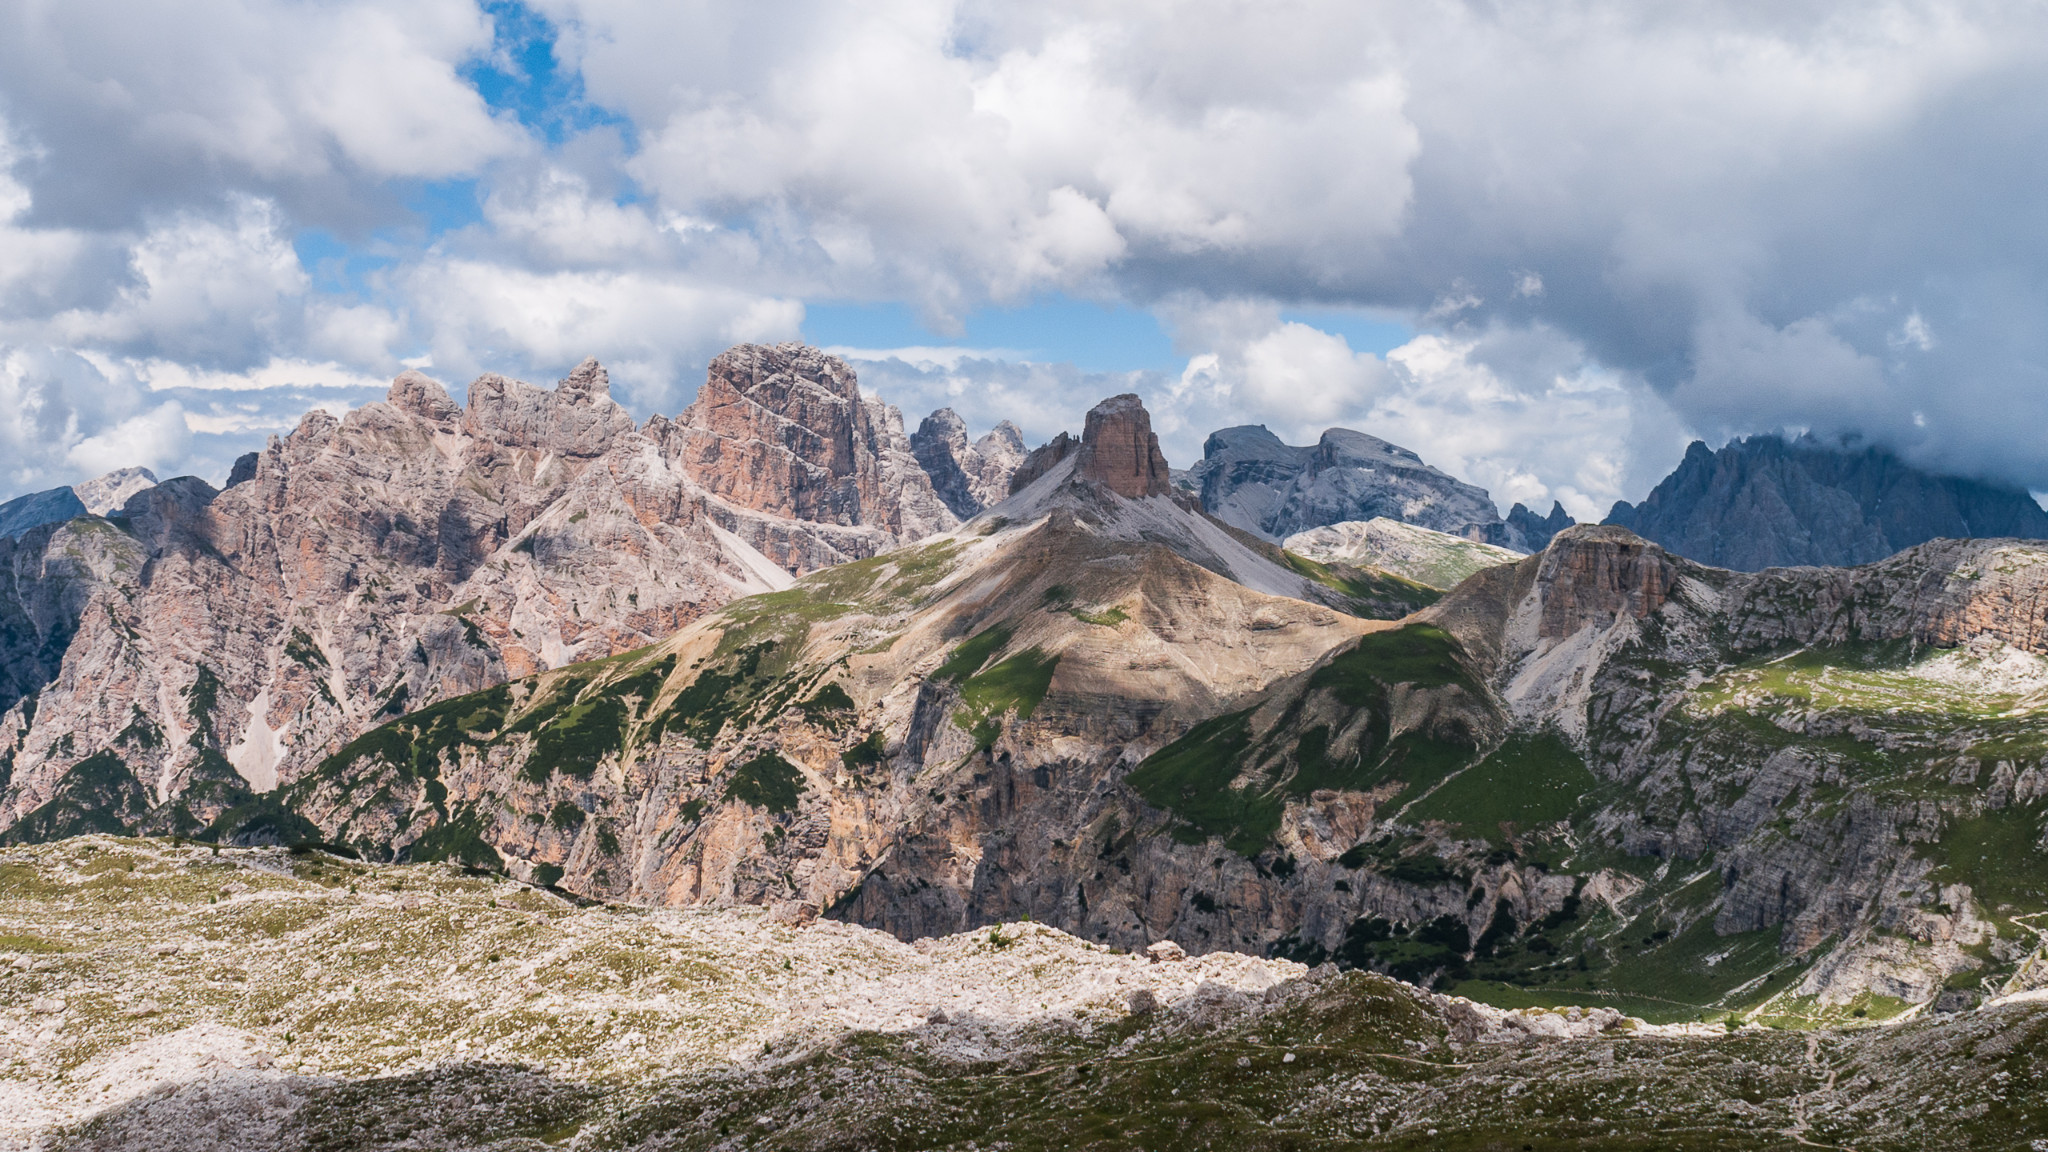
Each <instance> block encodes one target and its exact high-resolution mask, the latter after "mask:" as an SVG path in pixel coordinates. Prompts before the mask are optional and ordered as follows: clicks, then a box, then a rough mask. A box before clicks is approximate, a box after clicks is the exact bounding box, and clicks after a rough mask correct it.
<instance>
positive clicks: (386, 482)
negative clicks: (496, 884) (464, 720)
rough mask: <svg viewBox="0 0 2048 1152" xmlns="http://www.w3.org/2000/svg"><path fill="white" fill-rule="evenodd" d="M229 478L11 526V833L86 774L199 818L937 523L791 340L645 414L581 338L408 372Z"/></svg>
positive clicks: (5, 788)
mask: <svg viewBox="0 0 2048 1152" xmlns="http://www.w3.org/2000/svg"><path fill="white" fill-rule="evenodd" d="M821 381H823V382H825V383H821ZM826 384H829V385H830V386H829V387H827V386H825V385H826ZM727 465H729V466H730V467H726V466H727ZM700 476H701V477H702V478H703V481H704V482H703V483H701V484H700V483H699V481H698V479H696V478H695V477H700ZM234 479H235V482H234V483H233V484H231V486H230V487H228V488H227V489H225V490H222V491H215V490H214V489H213V488H211V487H210V486H208V485H206V484H204V483H203V482H201V481H198V480H195V479H191V478H182V479H177V480H172V481H168V482H166V483H164V484H162V485H158V486H156V487H150V488H146V489H144V490H142V491H140V492H138V493H136V494H134V495H132V496H130V497H129V499H128V500H127V501H126V504H125V507H124V508H123V509H122V510H121V511H120V512H119V513H118V514H115V515H112V516H109V517H92V516H85V517H80V518H75V519H71V520H70V521H69V522H67V523H63V524H51V525H44V526H43V527H40V528H37V529H33V530H31V531H29V532H28V533H26V534H25V535H23V537H22V538H21V539H19V540H0V655H5V657H6V661H5V671H4V672H0V835H7V836H12V837H14V838H23V837H32V836H43V835H49V834H63V833H64V830H66V829H70V830H81V829H87V828H97V827H102V826H105V825H104V822H103V821H101V820H100V818H99V817H97V816H95V815H94V814H93V812H92V807H93V805H92V803H91V802H90V797H89V796H84V795H83V794H74V790H72V788H71V785H70V784H69V783H67V781H68V780H71V779H72V778H73V777H74V775H75V774H76V773H78V772H79V770H80V767H81V766H84V775H83V776H81V777H79V778H80V779H83V778H87V777H91V778H98V777H105V778H106V780H107V781H109V782H108V783H107V784H106V786H105V788H102V789H101V791H102V792H105V794H107V795H110V796H119V797H123V798H124V799H122V800H121V805H122V807H123V811H126V810H127V809H129V808H133V807H135V806H137V805H140V807H141V808H142V809H146V810H147V811H149V812H150V813H151V815H150V816H149V818H148V820H146V821H145V822H144V823H145V824H146V825H147V826H149V827H161V828H162V829H163V830H166V831H177V832H182V833H186V834H193V833H196V832H200V831H202V830H204V829H205V828H206V827H207V826H208V824H209V823H210V822H212V821H213V820H215V819H217V818H218V817H220V816H221V815H222V814H223V813H224V812H226V811H227V810H229V809H231V808H234V807H236V806H238V805H249V804H253V803H255V801H254V799H253V797H254V795H255V794H257V793H261V792H264V791H266V790H268V789H271V788H273V787H275V786H276V785H278V784H279V783H282V782H288V781H290V780H292V779H294V778H295V777H296V776H297V775H298V774H299V773H300V772H302V771H303V770H304V769H306V768H307V767H309V766H311V765H313V764H315V763H317V762H319V761H320V760H321V759H322V758H323V757H325V756H327V755H328V754H330V753H331V752H333V751H334V750H335V749H336V748H338V747H340V745H341V744H343V743H345V742H346V741H348V740H349V739H352V738H353V737H354V736H355V735H357V734H358V733H360V732H361V731H363V730H365V729H367V728H371V727H374V726H376V725H377V724H380V723H383V722H385V721H387V720H389V719H390V718H391V717H393V716H397V715H400V714H403V713H405V712H407V711H408V710H411V709H416V708H419V707H421V706H423V705H427V704H431V703H432V702H434V701H436V700H440V699H443V698H445V697H448V696H451V695H458V694H461V693H465V692H472V691H476V690H478V689H482V688H488V687H490V686H491V685H493V684H497V683H500V682H502V681H504V680H506V679H508V678H516V677H520V676H525V675H530V674H532V673H534V672H538V671H541V670H544V669H548V668H555V667H559V666H561V665H563V664H568V663H573V662H575V661H578V660H587V659H592V658H602V657H607V656H611V655H613V654H615V653H619V652H623V651H627V650H630V649H634V648H638V647H642V646H644V645H646V644H649V643H652V642H654V641H656V640H659V639H661V638H663V637H665V636H667V635H669V634H671V633H673V632H674V631H675V630H676V629H677V628H679V627H681V626H683V625H684V624H686V623H688V622H689V621H691V620H693V619H696V618H698V617H700V616H702V615H703V614H704V613H705V612H707V611H710V610H712V609H714V608H717V607H718V606H720V605H722V604H725V603H727V602H728V601H730V600H731V599H733V598H734V597H735V596H739V595H744V594H747V593H750V592H760V591H767V590H771V589H774V588H779V587H783V586H785V585H787V583H788V582H789V580H790V579H791V573H792V571H804V570H808V569H809V568H812V567H815V566H818V565H821V564H828V563H835V562H838V561H841V560H844V559H846V558H847V557H849V556H864V555H868V554H871V553H873V552H876V551H881V550H885V549H888V548H891V547H895V546H896V545H898V544H900V543H903V542H905V541H907V540H909V539H913V538H915V537H916V536H918V535H921V534H924V533H926V532H929V531H931V530H933V529H935V528H938V527H943V526H946V525H950V524H951V523H952V522H953V521H952V520H951V518H950V515H949V514H948V513H947V512H946V511H945V509H944V508H943V506H941V505H939V504H938V502H937V499H936V497H935V496H934V495H933V494H932V491H931V487H930V484H929V481H927V480H926V479H925V478H924V475H923V472H922V470H921V469H919V468H918V467H917V465H916V463H915V460H914V458H913V457H912V456H911V454H910V451H909V448H908V444H907V441H906V439H905V438H904V437H903V435H902V431H901V420H900V417H898V416H897V415H896V414H895V412H894V410H893V409H889V408H887V407H886V406H884V405H881V404H879V403H878V402H872V401H865V400H863V399H861V397H860V396H859V394H858V389H857V386H856V385H855V384H854V383H853V379H852V375H851V373H850V372H847V371H845V369H844V365H840V364H838V362H836V361H831V360H830V359H829V358H826V357H823V356H821V355H820V354H818V353H815V352H814V351H810V350H804V349H798V348H795V347H793V346H784V347H783V348H781V349H750V348H741V349H735V350H734V352H733V353H731V354H728V356H726V357H722V358H721V360H720V362H719V363H718V364H717V365H716V366H715V368H714V372H713V373H712V377H711V379H710V380H709V381H708V382H707V384H706V387H705V390H704V395H703V396H702V397H701V398H700V400H699V402H698V404H697V405H694V406H693V407H692V409H691V410H690V411H689V412H686V413H685V415H684V418H683V420H682V421H681V422H672V421H669V420H667V419H664V418H662V417H659V416H657V417H654V418H653V419H651V420H649V421H648V422H647V424H646V425H645V426H644V427H635V424H634V421H633V420H632V419H631V418H630V417H629V416H628V415H627V413H626V412H625V410H624V409H623V408H621V407H619V405H618V404H616V403H615V402H613V400H612V399H611V397H610V389H609V383H608V380H607V376H606V373H605V371H604V369H603V368H602V367H601V366H600V365H598V364H597V362H596V361H594V360H590V361H585V362H584V363H583V364H581V365H579V366H578V367H577V368H576V369H575V371H573V372H572V373H570V375H569V376H568V377H567V378H565V379H564V380H563V381H561V383H560V384H559V385H558V386H557V387H556V388H554V389H542V388H536V387H534V386H532V385H529V384H525V383H522V382H519V381H515V380H509V379H506V378H504V377H501V376H495V375H486V376H483V377H481V378H479V379H478V380H476V381H475V382H474V383H472V384H471V386H470V388H469V391H468V397H467V402H466V404H463V405H457V404H456V403H455V402H454V401H453V400H452V399H451V398H450V397H449V395H448V393H447V392H446V391H445V390H444V389H443V388H442V387H441V385H440V384H439V383H437V382H435V381H433V380H431V379H429V378H427V377H426V376H424V375H422V374H420V373H417V372H407V373H405V374H403V375H401V376H399V377H398V378H397V379H396V380H395V381H394V382H393V383H392V386H391V390H390V393H389V395H388V396H387V398H386V399H385V400H384V401H383V402H381V403H375V404H370V405H366V406H364V407H363V408H360V409H357V410H355V411H352V412H350V413H349V414H348V415H347V416H346V417H343V418H340V419H337V418H335V417H333V416H330V415H328V414H327V413H325V412H320V411H315V412H312V413H309V414H308V415H307V416H306V417H305V418H304V419H303V420H302V421H301V423H300V425H299V427H298V428H297V429H296V430H294V431H293V432H292V434H291V435H289V436H286V437H283V438H281V439H273V440H272V442H271V443H270V445H269V446H268V447H267V448H266V449H264V450H263V451H262V452H261V453H258V454H256V455H255V456H254V457H253V458H245V460H243V461H240V462H238V463H237V466H236V473H235V477H234ZM778 483H781V484H786V485H788V486H789V490H788V491H786V492H781V493H780V494H778V492H777V490H776V488H775V485H776V484H778ZM807 517H816V519H809V518H807ZM258 807H259V808H260V807H262V805H258ZM117 823H119V822H118V821H117ZM286 823H289V821H287V822H286ZM276 834H277V835H280V836H282V835H285V834H286V832H285V831H279V832H277V833H276Z"/></svg>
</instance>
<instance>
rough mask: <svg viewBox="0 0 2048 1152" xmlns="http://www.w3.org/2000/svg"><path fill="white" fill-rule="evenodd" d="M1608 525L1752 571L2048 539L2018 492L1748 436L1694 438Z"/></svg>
mask: <svg viewBox="0 0 2048 1152" xmlns="http://www.w3.org/2000/svg"><path fill="white" fill-rule="evenodd" d="M1606 523H1609V524H1618V525H1620V526H1622V527H1624V528H1627V529H1630V530H1631V531H1633V532H1635V533H1636V534H1637V535H1639V536H1642V537H1644V538H1646V539H1650V540H1655V541H1657V542H1658V543H1659V544H1662V545H1664V546H1665V547H1666V548H1669V549H1671V550H1672V551H1674V552H1677V553H1680V554H1681V555H1685V556H1689V557H1691V558H1693V559H1695V560H1698V561H1700V562H1702V563H1705V564H1714V565H1718V566H1720V567H1723V568H1735V569H1739V570H1742V571H1750V572H1753V571H1757V570H1759V569H1763V568H1773V567H1784V566H1789V565H1794V564H1808V565H1820V566H1828V567H1848V566H1853V565H1857V564H1869V563H1871V562H1873V561H1877V560H1882V559H1884V558H1885V557H1887V556H1890V555H1892V554H1894V553H1896V552H1900V551H1902V550H1904V549H1907V548H1910V547H1913V546H1914V545H1916V544H1925V543H1927V542H1928V541H1929V540H1935V539H1940V538H1943V537H1949V538H1956V539H1967V538H1971V537H1979V538H1988V537H2000V536H2012V537H2020V538H2023V539H2029V540H2039V539H2043V538H2048V512H2044V511H2042V510H2041V506H2040V505H2039V504H2038V503H2036V502H2035V501H2034V498H2033V497H2032V496H2029V495H2028V494H2027V493H2026V492H2025V491H2022V490H2021V489H2018V488H2014V487H2011V486H2007V485H1999V484H1992V483H1987V482H1985V481H1981V480H1971V479H1966V478H1962V477H1954V476H1935V475H1930V474H1928V473H1926V472H1923V471H1921V470H1920V469H1917V468H1914V467H1912V466H1911V465H1909V464H1907V463H1906V462H1905V461H1903V460H1901V459H1899V458H1898V456H1896V455H1894V454H1893V453H1891V452H1889V451H1886V450H1884V449H1882V448H1876V447H1863V448H1847V447H1831V446H1829V445H1825V444H1822V443H1821V442H1820V441H1819V440H1817V439H1815V438H1813V437H1812V436H1802V437H1799V438H1797V439H1793V440H1787V439H1785V438H1783V437H1780V436H1752V437H1749V438H1747V439H1743V440H1736V441H1733V442H1731V443H1729V444H1728V445H1727V446H1726V447H1724V448H1722V449H1721V450H1720V451H1718V452H1716V451H1712V450H1710V449H1709V448H1708V447H1707V446H1706V445H1705V444H1703V443H1701V442H1699V441H1697V440H1695V441H1693V443H1692V446H1691V447H1689V448H1687V449H1686V451H1685V458H1684V459H1683V460H1682V461H1680V462H1679V465H1678V467H1677V469H1676V470H1674V471H1673V472H1672V473H1671V475H1670V476H1667V477H1665V479H1664V481H1663V483H1661V484H1659V485H1657V487H1656V489H1655V490H1654V491H1652V492H1651V493H1650V495H1649V496H1648V497H1646V498H1645V499H1644V500H1643V502H1642V503H1640V504H1636V505H1630V504H1628V503H1626V502H1622V503H1617V504H1616V505H1615V506H1614V509H1613V511H1612V512H1610V513H1608V516H1607V520H1606Z"/></svg>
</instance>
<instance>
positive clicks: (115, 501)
mask: <svg viewBox="0 0 2048 1152" xmlns="http://www.w3.org/2000/svg"><path fill="white" fill-rule="evenodd" d="M156 484H157V478H156V473H154V472H151V471H150V470H149V469H147V468H116V469H115V470H114V471H112V472H109V473H107V474H106V475H105V476H101V477H99V478H97V479H94V480H87V481H86V482H85V483H83V484H79V485H76V486H74V487H73V488H72V489H71V490H72V491H73V492H76V493H77V494H78V499H79V502H80V503H82V504H84V505H85V510H86V511H88V512H90V513H92V514H93V515H95V516H105V515H106V514H107V513H109V512H113V511H116V510H118V509H119V508H120V507H121V506H122V505H123V504H126V503H128V498H129V497H131V496H133V495H135V494H136V493H137V492H140V491H142V490H144V489H146V488H154V487H155V486H156Z"/></svg>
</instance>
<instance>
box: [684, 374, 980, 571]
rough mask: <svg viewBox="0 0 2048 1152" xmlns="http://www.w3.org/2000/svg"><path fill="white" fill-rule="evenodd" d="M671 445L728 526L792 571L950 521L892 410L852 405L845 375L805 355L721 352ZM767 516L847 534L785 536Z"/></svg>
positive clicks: (855, 391) (851, 383)
mask: <svg viewBox="0 0 2048 1152" xmlns="http://www.w3.org/2000/svg"><path fill="white" fill-rule="evenodd" d="M672 440H673V442H674V444H675V445H676V449H677V451H678V454H679V456H680V463H681V466H682V469H683V471H684V473H685V474H686V475H688V476H689V478H690V479H691V480H692V481H694V482H695V483H696V484H697V486H698V487H699V488H701V489H702V490H703V491H705V492H706V493H708V494H710V495H711V496H713V497H714V498H716V499H717V500H718V502H719V503H720V504H722V505H723V506H724V507H725V508H726V509H729V510H730V511H729V513H728V515H729V516H730V519H731V521H732V522H731V523H730V524H729V525H728V528H729V530H731V531H734V532H736V533H737V534H738V535H740V536H741V537H742V538H743V539H745V540H746V541H747V542H748V543H749V544H751V545H752V546H753V547H755V548H757V549H759V550H760V551H761V552H763V553H764V554H766V555H768V556H769V557H770V558H772V559H774V560H775V561H776V562H777V563H778V564H781V565H783V566H785V567H788V568H791V569H794V570H797V571H809V570H811V569H813V568H818V567H823V566H824V565H826V564H832V563H840V562H843V561H845V560H850V559H858V558H859V557H862V556H868V555H873V554H874V553H875V552H877V551H881V550H884V549H887V548H890V547H893V546H894V545H895V544H896V543H898V542H900V541H904V540H916V539H919V538H921V537H924V536H928V535H930V534H932V533H933V532H941V531H945V530H947V529H949V528H952V527H953V526H954V525H956V524H958V523H959V520H958V518H957V517H955V516H954V515H953V513H952V512H951V511H950V510H949V509H948V508H947V507H946V505H945V504H944V503H943V502H942V501H940V499H939V496H938V493H937V492H935V491H934V490H933V488H932V483H931V480H930V478H929V477H928V476H926V475H925V472H924V469H923V468H922V467H920V466H919V464H918V462H917V457H916V455H915V453H914V452H913V451H912V448H911V444H910V440H909V438H908V437H907V436H905V435H904V433H903V416H902V414H901V413H899V412H898V411H896V409H894V408H891V407H889V406H888V405H885V404H882V403H881V402H879V401H869V400H864V399H863V398H862V397H861V394H860V385H859V383H858V382H857V381H856V380H855V378H854V374H853V370H852V369H851V368H848V367H847V366H846V364H845V362H844V361H841V360H839V359H837V358H836V357H832V356H827V355H825V354H824V353H823V352H820V351H818V350H817V349H815V348H809V347H806V346H804V345H801V344H778V345H775V346H773V347H767V346H763V345H755V344H743V345H740V346H739V347H737V348H733V349H731V350H729V351H727V352H725V353H723V354H721V355H720V356H719V357H718V358H717V359H715V360H713V361H712V362H711V369H710V372H709V375H708V377H707V379H706V380H705V383H704V387H703V389H702V390H701V391H700V392H699V393H698V394H697V401H696V403H694V404H692V405H690V407H689V408H687V409H685V410H684V411H683V413H682V415H681V416H679V417H678V418H677V420H676V426H675V430H674V433H673V436H672ZM762 515H765V516H767V517H770V518H773V519H772V520H771V522H770V523H767V524H762V523H760V522H759V520H758V517H759V516H762ZM773 520H779V521H791V520H795V521H803V522H806V523H812V524H820V525H831V526H836V527H843V528H848V529H853V530H854V531H853V532H850V533H840V534H835V535H833V536H830V537H827V536H825V535H822V534H820V535H819V536H816V537H813V538H809V539H792V538H790V537H788V536H787V534H786V533H783V532H780V531H778V530H777V529H778V528H779V527H780V525H778V524H775V523H773ZM821 544H822V545H825V546H826V547H828V548H829V549H831V550H830V551H821V550H819V547H818V546H819V545H821Z"/></svg>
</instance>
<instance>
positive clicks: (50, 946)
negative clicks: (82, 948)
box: [0, 932, 68, 953]
mask: <svg viewBox="0 0 2048 1152" xmlns="http://www.w3.org/2000/svg"><path fill="white" fill-rule="evenodd" d="M64 951H68V949H66V948H65V947H64V946H63V945H62V944H59V943H57V942H56V941H55V940H45V939H43V938H42V937H41V936H31V935H29V934H27V933H25V932H0V952H32V953H50V952H64Z"/></svg>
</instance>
